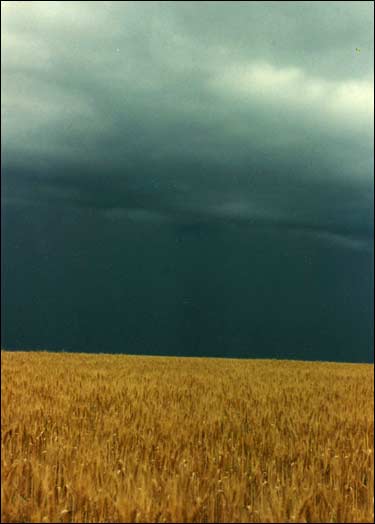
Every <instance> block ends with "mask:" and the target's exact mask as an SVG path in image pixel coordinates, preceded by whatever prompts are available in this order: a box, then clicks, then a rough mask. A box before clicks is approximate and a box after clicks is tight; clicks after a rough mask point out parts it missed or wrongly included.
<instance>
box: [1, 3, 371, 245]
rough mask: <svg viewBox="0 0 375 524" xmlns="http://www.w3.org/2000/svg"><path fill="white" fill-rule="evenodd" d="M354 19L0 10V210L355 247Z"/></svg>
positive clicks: (114, 8)
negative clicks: (42, 210)
mask: <svg viewBox="0 0 375 524" xmlns="http://www.w3.org/2000/svg"><path fill="white" fill-rule="evenodd" d="M372 9H373V7H372V4H371V3H370V2H326V3H318V4H316V3H314V2H311V3H310V2H283V3H278V2H275V3H274V2H230V3H226V2H220V3H216V2H200V3H199V6H198V5H197V4H196V3H194V2H193V3H191V2H179V3H174V2H49V3H48V4H45V3H43V2H32V3H27V4H24V3H17V2H3V4H2V14H3V17H2V20H3V21H2V73H3V82H2V90H3V92H2V127H3V148H2V163H3V173H4V180H3V187H4V191H3V198H4V199H5V201H8V203H9V204H12V203H13V204H17V203H18V204H21V203H23V204H25V203H27V202H34V203H35V202H43V201H49V202H54V203H55V204H61V205H63V206H75V207H82V208H86V207H89V208H93V209H97V210H98V212H100V213H102V214H103V217H104V218H106V219H112V220H113V219H114V218H117V219H121V218H126V219H128V218H131V219H132V220H141V221H142V220H149V221H153V220H155V221H163V220H167V221H169V220H172V221H177V222H181V223H189V222H193V223H194V222H197V223H200V222H202V221H203V222H212V221H221V220H227V221H231V220H232V221H236V222H241V223H243V222H245V223H249V224H251V223H253V224H254V223H255V224H257V225H262V224H263V225H265V226H266V227H268V225H273V226H275V227H278V226H284V227H287V228H292V229H293V228H297V229H298V228H299V229H305V230H306V231H315V230H316V231H317V232H318V231H324V230H326V231H327V232H332V233H334V234H335V233H338V234H349V235H350V233H351V231H352V232H353V234H359V235H366V234H368V235H371V234H372V214H371V211H372V205H373V203H372V195H373V166H372V157H373V152H372V141H373V137H372V133H373V128H372V122H373V101H372V91H373V68H372V64H373V43H372V32H373V15H372Z"/></svg>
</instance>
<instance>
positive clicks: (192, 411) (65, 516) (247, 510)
mask: <svg viewBox="0 0 375 524" xmlns="http://www.w3.org/2000/svg"><path fill="white" fill-rule="evenodd" d="M1 378H2V384H1V391H2V396H1V426H2V454H1V464H2V468H1V476H2V483H1V498H2V512H1V518H2V522H38V521H39V522H118V521H119V522H231V521H233V522H324V521H325V522H370V521H373V519H374V455H373V439H374V418H373V417H374V416H373V408H374V406H373V403H374V396H373V394H374V390H373V388H374V382H373V381H374V367H373V365H365V364H363V365H362V364H335V363H311V362H296V361H277V360H225V359H206V358H201V359H198V358H171V357H148V356H147V357H136V356H122V355H118V356H117V355H85V354H68V353H63V354H57V353H44V352H30V353H28V352H5V351H3V352H2V354H1Z"/></svg>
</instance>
